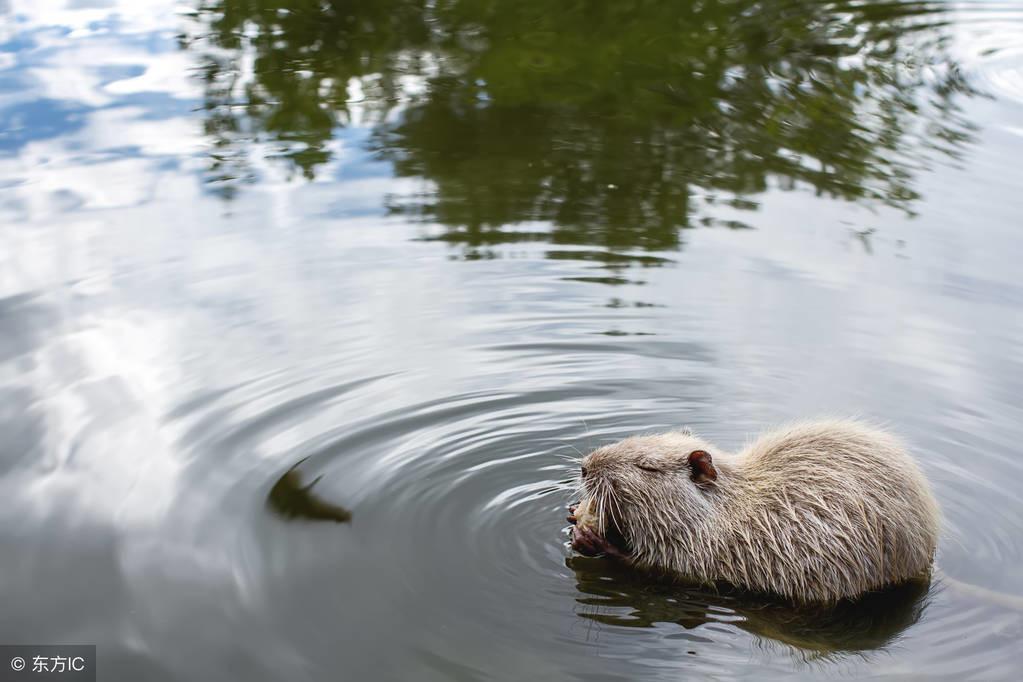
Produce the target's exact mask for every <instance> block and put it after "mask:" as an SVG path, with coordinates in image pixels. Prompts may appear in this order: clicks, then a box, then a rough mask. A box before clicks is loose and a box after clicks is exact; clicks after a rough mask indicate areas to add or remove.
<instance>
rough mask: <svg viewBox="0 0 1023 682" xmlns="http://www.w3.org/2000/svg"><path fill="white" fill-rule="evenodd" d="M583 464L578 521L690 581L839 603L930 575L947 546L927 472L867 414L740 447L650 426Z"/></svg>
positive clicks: (801, 426)
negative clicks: (940, 544) (653, 431)
mask: <svg viewBox="0 0 1023 682" xmlns="http://www.w3.org/2000/svg"><path fill="white" fill-rule="evenodd" d="M693 453H697V454H696V455H695V456H694V454H693ZM699 453H704V454H705V455H706V456H703V455H701V454H699ZM582 471H583V472H584V474H583V476H582V486H583V504H582V505H581V507H582V509H581V511H582V512H583V513H581V514H580V518H579V519H578V521H577V529H582V530H581V531H580V532H581V533H582V532H587V531H593V532H596V533H597V534H598V535H600V536H602V537H604V538H608V540H609V542H610V544H613V545H615V546H620V547H619V548H620V549H622V550H623V551H622V553H623V554H625V555H626V557H627V560H628V561H630V562H631V563H633V564H635V565H637V566H640V567H643V568H647V569H653V570H658V571H662V572H666V573H668V574H671V575H675V576H678V577H681V578H686V579H689V580H695V581H699V582H705V583H715V582H719V581H722V582H726V583H730V584H732V585H736V586H739V587H745V588H749V589H752V590H757V591H764V592H774V593H776V594H779V595H782V596H785V597H788V598H791V599H794V600H796V601H803V602H812V601H834V600H837V599H840V598H843V597H854V596H857V595H860V594H862V593H864V592H867V591H869V590H874V589H878V588H880V587H883V586H885V585H888V584H893V583H898V582H902V581H905V580H908V579H911V578H914V577H917V576H919V575H921V574H925V573H926V572H927V570H928V569H929V567H930V564H931V561H932V559H933V555H934V550H935V546H936V544H937V536H938V525H939V512H938V507H937V503H936V502H935V500H934V498H933V496H932V495H931V492H930V489H929V486H928V484H927V481H926V479H925V478H924V476H923V474H922V473H921V471H920V470H919V468H918V467H917V466H916V464H915V463H914V462H913V460H912V459H911V458H910V457H909V456H908V455H907V454H906V452H905V450H904V448H903V447H902V445H901V444H900V443H899V442H898V441H897V440H896V439H894V438H893V437H892V436H890V435H889V434H887V433H885V432H883V431H880V430H878V429H876V428H873V427H870V426H868V425H866V424H863V423H861V422H856V421H849V420H828V421H817V422H802V423H797V424H792V425H789V426H786V427H783V428H780V429H778V430H775V431H772V432H770V433H768V434H765V435H764V436H762V437H760V438H759V439H757V440H756V441H754V442H753V443H751V444H750V445H749V446H747V447H746V448H745V449H744V450H743V451H742V452H740V453H738V454H735V455H732V454H729V453H726V452H723V451H721V450H719V449H718V448H716V447H715V446H714V445H712V444H710V443H708V442H706V441H704V440H702V439H700V438H698V437H697V436H695V435H693V433H692V432H690V431H688V430H683V431H675V432H670V433H664V434H659V435H653V436H637V437H632V438H627V439H625V440H623V441H620V442H618V443H615V444H613V445H608V446H605V447H602V448H599V449H597V450H595V451H594V452H592V453H590V454H589V455H587V456H586V457H585V458H584V459H583V461H582ZM619 532H620V536H621V537H619V536H618V535H616V533H619ZM615 540H617V542H615Z"/></svg>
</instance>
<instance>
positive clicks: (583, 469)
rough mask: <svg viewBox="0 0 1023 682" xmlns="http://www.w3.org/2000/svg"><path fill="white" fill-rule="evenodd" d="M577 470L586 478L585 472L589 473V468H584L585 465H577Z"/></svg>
mask: <svg viewBox="0 0 1023 682" xmlns="http://www.w3.org/2000/svg"><path fill="white" fill-rule="evenodd" d="M579 470H580V471H581V472H582V475H583V478H586V476H587V474H589V473H590V470H589V469H587V468H586V467H584V466H583V467H579Z"/></svg>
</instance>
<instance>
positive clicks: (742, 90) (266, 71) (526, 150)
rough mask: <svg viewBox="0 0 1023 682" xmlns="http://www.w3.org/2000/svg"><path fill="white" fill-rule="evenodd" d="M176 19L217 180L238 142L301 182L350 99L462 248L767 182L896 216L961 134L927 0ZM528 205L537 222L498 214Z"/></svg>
mask: <svg viewBox="0 0 1023 682" xmlns="http://www.w3.org/2000/svg"><path fill="white" fill-rule="evenodd" d="M197 20H198V22H199V25H200V26H201V29H200V30H199V31H198V32H197V34H196V36H195V39H194V40H193V41H192V42H191V48H192V49H195V50H197V51H198V52H199V53H200V54H201V55H202V59H203V63H204V70H203V74H204V78H205V84H206V90H205V92H206V101H205V109H206V112H207V115H206V119H205V120H206V127H207V133H208V134H209V135H210V137H211V138H212V139H213V140H214V143H215V144H214V149H215V151H214V154H213V159H212V162H211V169H210V180H211V183H212V184H213V185H214V186H216V187H219V188H220V189H221V191H223V192H224V193H225V194H227V195H230V193H231V192H233V191H234V190H235V189H236V188H237V187H238V186H239V184H241V183H244V182H245V181H246V179H253V178H254V177H255V176H254V175H253V174H252V171H251V169H250V168H249V165H248V160H249V156H248V155H249V154H250V153H252V151H251V149H252V148H251V145H252V142H253V141H261V142H263V143H265V144H266V145H268V146H269V148H270V149H271V150H272V151H271V153H272V154H273V155H275V156H280V157H281V158H282V159H283V160H284V162H285V163H287V164H289V166H290V167H292V168H294V169H295V170H297V171H300V172H301V173H302V174H303V175H305V176H306V177H313V176H314V175H315V173H316V171H317V168H318V167H319V166H320V165H321V164H323V163H324V162H325V161H326V160H327V159H328V158H329V157H330V150H329V144H328V143H329V141H330V139H331V138H332V136H333V135H334V134H335V132H336V130H337V129H338V127H339V126H344V125H347V124H348V123H349V122H350V119H351V116H352V115H353V99H356V98H357V99H358V106H359V110H360V112H362V113H361V115H362V116H364V117H366V118H368V120H369V121H370V122H371V123H372V124H373V125H374V131H373V134H372V137H371V146H372V149H373V150H374V152H375V153H376V155H377V156H378V157H379V158H381V159H385V160H388V161H390V162H391V163H392V164H393V168H394V172H395V174H396V175H398V176H407V177H418V178H423V179H425V180H427V181H428V187H429V189H428V190H427V191H424V192H422V193H421V194H418V195H416V196H397V197H393V198H392V199H391V200H390V208H391V210H392V211H394V212H398V213H402V214H405V215H408V216H411V217H414V218H416V219H422V220H424V221H429V222H431V223H439V224H441V225H444V226H446V230H447V231H446V233H445V234H444V235H442V236H441V237H440V238H442V239H446V240H449V241H453V242H459V243H464V244H467V245H470V246H482V245H487V244H493V243H499V242H507V241H515V240H527V239H537V240H550V241H554V242H564V243H573V244H599V245H603V246H607V247H643V248H651V249H667V248H673V247H676V246H677V245H678V241H679V229H680V228H684V227H688V226H691V225H694V224H701V223H702V224H724V225H727V226H730V227H742V226H744V223H743V222H741V221H740V220H738V219H737V216H738V215H741V214H740V213H738V212H737V211H736V210H735V209H739V210H748V209H755V208H756V206H757V204H756V200H755V197H756V195H757V194H759V193H761V192H763V191H764V190H766V189H767V188H769V187H780V188H782V189H793V188H807V189H812V190H813V191H815V192H816V193H818V194H821V195H825V196H830V197H835V198H839V199H843V200H849V201H860V202H867V203H872V204H882V205H888V206H894V207H897V208H900V209H902V210H905V211H907V212H912V204H913V202H914V201H915V200H916V199H917V198H918V195H917V192H916V190H915V189H914V187H913V185H914V174H915V172H917V171H918V170H920V169H921V168H923V167H926V165H927V164H928V163H930V161H931V160H933V158H934V157H935V154H936V153H938V154H941V155H952V156H953V157H954V156H955V155H956V154H957V153H958V151H959V150H960V149H961V148H962V146H963V145H964V143H966V142H967V141H968V140H969V139H970V135H971V126H970V124H969V123H968V122H967V121H966V120H964V118H963V117H962V114H961V112H960V111H959V108H958V101H959V99H960V97H961V96H963V95H970V94H972V90H971V89H970V87H969V85H968V84H967V83H966V81H965V79H964V78H963V77H962V76H961V74H960V72H959V71H958V69H956V68H955V66H954V64H952V63H951V62H950V59H949V57H948V55H947V53H946V51H945V49H944V41H945V30H944V23H943V22H944V21H945V19H944V14H943V12H942V11H941V5H940V4H937V3H932V2H874V3H871V2H846V1H835V2H824V3H822V2H817V1H815V0H782V1H777V2H776V1H771V2H767V1H763V0H703V1H697V0H673V1H662V2H655V1H653V0H631V1H629V0H619V1H616V2H597V1H596V0H567V1H564V2H557V3H551V2H546V1H543V0H517V1H516V2H499V1H498V0H437V1H436V2H432V1H431V2H425V1H419V2H413V1H407V0H361V1H356V2H350V1H342V0H218V1H214V2H206V3H204V4H203V5H202V6H201V8H200V11H199V12H198V13H197ZM249 64H251V67H250V66H248V65H249ZM354 84H358V87H354ZM726 206H727V208H726ZM726 218H727V219H726ZM533 221H542V222H543V223H545V224H549V225H552V226H553V229H552V231H551V230H536V231H533V230H530V229H516V228H514V227H511V226H515V225H516V224H524V223H530V222H533Z"/></svg>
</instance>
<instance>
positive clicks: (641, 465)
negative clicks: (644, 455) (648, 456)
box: [636, 461, 664, 471]
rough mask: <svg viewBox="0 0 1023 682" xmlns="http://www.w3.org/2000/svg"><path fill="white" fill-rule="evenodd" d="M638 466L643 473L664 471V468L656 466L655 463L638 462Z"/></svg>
mask: <svg viewBox="0 0 1023 682" xmlns="http://www.w3.org/2000/svg"><path fill="white" fill-rule="evenodd" d="M636 466H637V467H639V468H640V469H642V470H643V471H664V467H662V466H660V465H658V464H655V463H654V462H648V461H640V462H636Z"/></svg>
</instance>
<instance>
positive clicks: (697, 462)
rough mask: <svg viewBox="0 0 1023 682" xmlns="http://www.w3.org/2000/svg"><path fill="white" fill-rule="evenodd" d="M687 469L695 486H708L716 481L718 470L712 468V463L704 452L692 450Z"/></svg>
mask: <svg viewBox="0 0 1023 682" xmlns="http://www.w3.org/2000/svg"><path fill="white" fill-rule="evenodd" d="M689 468H690V469H691V470H692V473H691V474H690V476H691V477H692V479H693V482H694V483H696V485H709V484H711V483H713V482H714V481H716V480H717V477H718V470H717V469H715V468H714V462H713V461H711V458H710V453H709V452H707V451H706V450H693V451H692V452H690V453H689Z"/></svg>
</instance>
